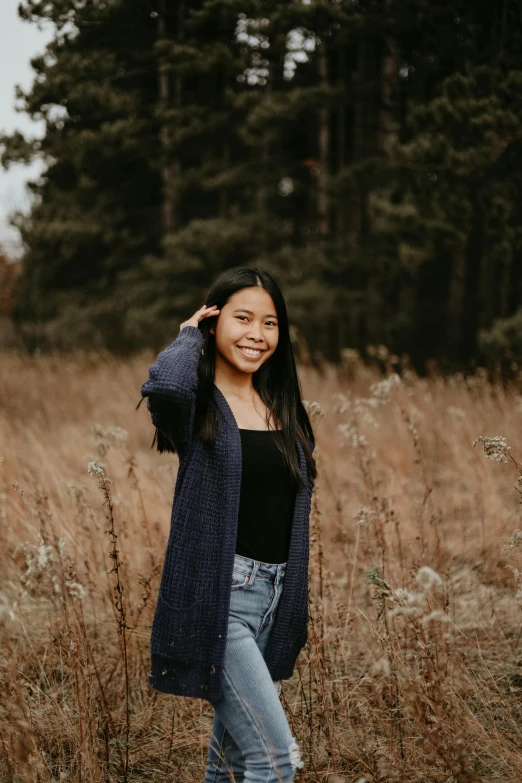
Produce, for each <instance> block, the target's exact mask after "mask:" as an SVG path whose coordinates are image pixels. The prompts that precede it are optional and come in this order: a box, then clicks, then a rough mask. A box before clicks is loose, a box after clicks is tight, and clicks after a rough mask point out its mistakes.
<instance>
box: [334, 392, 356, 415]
mask: <svg viewBox="0 0 522 783" xmlns="http://www.w3.org/2000/svg"><path fill="white" fill-rule="evenodd" d="M332 400H333V401H334V403H333V406H332V410H333V411H334V413H340V414H342V413H346V411H351V410H352V401H351V399H350V398H349V397H347V396H346V394H342V392H336V393H335V394H332Z"/></svg>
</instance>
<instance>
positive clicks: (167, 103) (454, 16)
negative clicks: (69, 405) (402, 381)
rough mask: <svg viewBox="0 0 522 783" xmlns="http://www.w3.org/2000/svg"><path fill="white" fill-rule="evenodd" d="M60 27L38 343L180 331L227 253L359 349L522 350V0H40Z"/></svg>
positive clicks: (294, 310) (138, 338) (40, 213)
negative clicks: (264, 274)
mask: <svg viewBox="0 0 522 783" xmlns="http://www.w3.org/2000/svg"><path fill="white" fill-rule="evenodd" d="M19 13H20V14H21V15H22V16H23V17H24V18H25V19H27V20H28V22H29V23H38V22H40V21H41V20H43V19H46V20H49V19H50V20H52V22H53V24H54V26H55V31H56V32H55V36H54V40H53V41H52V43H51V44H50V45H49V46H48V48H47V49H46V51H45V52H44V53H43V54H42V55H41V56H39V57H36V58H35V59H34V60H33V63H32V64H33V67H34V69H35V74H36V75H35V80H34V83H33V86H32V89H31V90H30V91H29V92H28V93H27V94H22V93H21V94H20V96H19V97H20V100H21V102H22V104H23V105H24V107H25V110H26V111H27V112H28V113H29V114H30V115H32V116H33V117H38V118H43V119H44V120H45V127H46V132H45V135H44V137H43V138H42V139H40V140H34V139H33V140H31V139H28V138H23V137H22V136H21V135H20V134H15V135H13V136H11V137H4V138H2V140H1V142H2V161H3V164H4V165H5V166H8V165H9V164H10V163H13V162H16V161H27V160H30V159H31V158H33V157H34V156H40V157H42V158H43V160H44V161H45V163H46V170H45V173H44V175H43V176H42V177H41V179H40V180H39V181H38V182H35V183H33V184H32V185H31V188H32V190H33V192H34V194H35V196H36V198H35V200H34V205H33V207H32V209H31V212H30V214H27V215H18V216H16V221H17V224H18V225H19V228H20V231H21V235H22V238H23V242H24V248H25V254H24V272H23V274H22V275H21V277H20V281H19V285H18V292H17V300H16V305H15V309H14V318H15V321H16V324H17V329H18V332H19V335H20V337H21V339H22V340H23V341H24V344H25V345H26V346H27V348H29V350H33V349H35V348H37V347H38V348H40V349H44V350H45V349H47V348H52V347H61V348H72V347H75V346H86V347H96V346H99V347H102V346H104V347H107V348H109V349H110V350H112V351H115V352H118V353H120V352H129V351H132V350H134V349H136V348H139V347H142V346H144V345H150V346H153V347H155V348H158V347H160V346H164V345H165V344H167V343H168V342H169V341H170V340H171V339H173V337H174V336H175V333H177V328H178V325H179V323H180V321H182V320H184V319H185V318H186V317H187V316H188V314H190V313H191V312H192V311H193V310H195V309H196V308H197V307H198V306H200V304H201V302H202V296H203V294H204V290H205V288H206V286H207V285H208V284H209V283H210V281H211V280H212V279H213V278H214V276H215V275H216V274H217V273H218V272H219V271H220V270H222V269H224V268H227V267H230V266H234V265H239V264H248V265H258V266H261V267H263V268H265V269H267V270H268V271H270V272H272V273H273V274H274V275H275V276H276V278H277V279H278V281H279V282H280V283H281V284H282V286H283V290H284V292H285V295H286V296H287V301H288V305H289V308H290V313H291V320H292V323H293V325H294V329H295V333H296V335H298V336H299V335H300V336H302V337H303V338H304V340H305V341H306V343H307V344H308V346H309V349H310V351H311V354H312V356H313V355H314V353H316V354H317V355H318V354H319V353H320V354H322V355H325V356H326V357H328V358H329V359H334V360H335V359H337V358H338V357H339V355H340V351H341V350H342V349H343V348H346V347H353V348H358V349H360V350H362V351H363V352H364V351H365V350H366V347H367V346H368V345H376V344H380V343H383V344H385V345H386V346H387V347H388V348H389V350H390V351H392V352H395V353H399V354H400V353H403V352H406V353H407V354H409V355H410V356H411V358H412V360H413V361H414V363H415V364H416V365H417V367H418V368H422V366H423V362H424V360H425V359H426V358H428V357H436V358H438V359H439V360H440V362H441V364H442V366H446V367H455V366H457V365H461V366H465V365H466V364H467V363H468V362H469V361H470V360H473V361H480V362H483V361H491V360H498V359H500V360H502V361H504V362H505V363H510V362H512V361H513V360H515V361H516V360H522V311H520V310H519V308H520V307H522V223H521V219H520V218H521V211H522V208H521V204H522V198H521V196H522V166H521V163H522V154H521V150H522V124H521V118H522V8H521V6H520V4H519V3H518V2H516V0H500V1H499V2H498V3H476V2H471V0H451V2H449V1H445V0H443V2H438V3H433V2H428V1H427V0H416V2H413V1H412V0H349V1H348V0H318V1H317V2H314V0H301V2H297V1H294V2H288V1H287V0H264V2H261V1H260V0H191V2H190V3H189V2H182V1H181V0H177V2H168V0H152V1H151V2H149V0H147V1H146V2H145V0H83V1H82V2H80V0H24V2H22V3H21V5H20V9H19Z"/></svg>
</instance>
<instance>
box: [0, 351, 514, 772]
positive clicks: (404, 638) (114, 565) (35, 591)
mask: <svg viewBox="0 0 522 783" xmlns="http://www.w3.org/2000/svg"><path fill="white" fill-rule="evenodd" d="M153 360H154V357H153V356H152V354H150V355H146V354H144V355H142V356H141V357H136V358H134V359H133V360H131V361H126V362H125V361H115V360H114V359H112V358H109V357H105V356H99V355H84V354H82V355H77V356H75V358H74V359H71V358H68V359H66V360H64V359H61V358H60V357H33V358H27V357H19V356H16V355H5V356H3V357H2V370H1V375H0V399H1V400H2V406H1V411H0V480H1V487H0V492H1V494H0V517H1V524H0V642H1V647H0V781H2V783H3V781H8V782H9V783H15V782H16V783H25V781H27V782H29V781H30V782H31V783H32V782H33V781H34V782H35V783H36V781H38V783H50V782H51V781H80V782H81V783H83V782H84V781H85V783H102V781H121V780H129V781H138V780H145V779H146V780H147V781H149V782H150V783H156V781H157V782H158V783H159V781H161V783H169V782H170V781H172V783H201V781H202V780H203V775H204V767H205V762H206V751H207V745H208V741H209V734H210V726H211V720H212V707H211V705H210V704H208V702H205V701H203V700H199V699H184V698H181V697H173V696H167V695H164V694H159V693H157V692H155V691H153V690H152V689H151V688H150V686H149V685H148V681H147V673H148V667H149V649H148V644H149V633H150V625H151V621H152V616H153V611H154V603H155V598H156V595H157V590H158V585H159V579H160V575H161V568H162V558H163V554H164V550H165V546H166V542H167V536H168V529H169V522H170V510H171V503H172V493H173V488H174V482H175V477H176V470H177V457H176V456H175V455H171V454H169V455H165V454H163V455H159V454H157V453H156V452H154V451H152V450H151V449H150V443H151V440H152V435H153V428H152V424H151V421H150V418H149V414H148V412H147V410H146V407H145V405H142V406H141V408H140V409H139V410H138V411H136V410H135V406H136V404H137V402H138V400H139V398H140V395H139V390H140V386H141V383H142V382H143V381H144V380H145V379H146V377H147V373H148V366H149V364H151V363H152V361H153ZM379 364H380V365H383V366H384V365H385V364H386V357H384V360H383V361H381V362H380V363H379ZM388 364H389V362H388ZM393 370H394V367H392V366H391V365H390V364H389V366H388V367H387V368H384V372H381V371H380V368H379V367H377V360H376V365H375V366H374V367H366V366H363V365H362V364H361V363H360V362H359V361H357V359H356V358H355V357H353V356H350V355H348V356H347V357H346V363H345V366H344V368H342V369H341V370H337V369H335V368H333V367H331V366H325V367H324V368H323V372H322V373H321V374H319V373H318V372H316V371H315V370H312V369H311V368H309V367H301V368H300V370H299V372H300V377H301V382H302V387H303V396H304V398H305V399H306V400H307V405H308V406H309V412H310V414H311V416H312V420H313V425H314V430H315V433H316V439H317V450H316V458H317V465H318V471H319V476H318V479H317V482H316V487H315V490H314V496H313V503H312V515H311V538H312V541H311V552H310V626H309V640H308V644H307V646H306V648H305V649H304V650H303V651H302V653H301V655H300V656H299V659H298V662H297V666H296V671H295V673H294V676H293V678H292V679H291V680H287V681H285V682H284V685H283V693H282V699H283V704H284V707H285V710H286V712H287V715H288V718H289V721H290V724H291V728H292V731H293V734H294V735H295V736H296V738H297V741H298V743H299V744H300V747H301V753H302V756H303V760H304V762H305V763H304V768H303V769H302V770H299V771H298V773H297V775H296V781H302V782H303V783H305V782H306V783H309V782H310V783H312V781H314V783H320V782H321V783H323V781H324V782H326V781H329V783H341V781H345V782H346V783H356V782H358V783H363V781H365V782H366V783H377V781H382V782H383V781H393V782H394V783H395V782H397V783H399V782H401V783H409V782H410V781H411V782H412V783H453V782H455V783H456V782H457V781H458V782H459V783H464V782H466V783H471V781H491V782H493V781H495V782H496V781H503V782H505V783H508V781H509V783H520V781H521V780H522V624H521V619H522V615H521V609H522V532H520V531H519V528H522V523H521V521H520V505H519V501H520V495H519V492H518V491H517V490H521V489H522V478H520V479H519V478H518V477H519V476H520V474H521V473H522V468H520V466H519V464H518V463H517V458H518V459H519V460H522V404H521V403H522V398H521V397H520V396H518V393H517V388H515V385H514V386H513V388H510V389H507V390H506V389H504V388H502V387H501V386H500V385H491V384H489V383H488V381H487V379H486V378H485V376H484V374H483V373H482V372H480V371H479V372H477V373H476V374H475V375H473V376H472V377H468V378H464V377H462V376H460V375H455V376H451V377H448V378H446V379H443V378H441V377H439V376H438V375H437V374H436V373H433V375H432V377H430V378H426V379H420V378H418V377H417V376H416V375H415V374H414V373H413V372H411V371H410V370H408V369H404V368H402V369H401V372H400V375H401V378H400V380H399V377H398V376H395V375H394V374H393ZM520 386H521V387H522V384H520ZM479 436H483V437H486V438H496V437H499V436H503V437H505V438H506V441H507V446H506V445H504V443H503V441H485V442H483V441H479V442H477V443H476V444H475V447H473V446H472V444H473V442H474V441H475V440H476V439H477V438H478V437H479ZM89 465H90V471H89ZM105 477H106V478H107V479H109V481H106V480H105ZM517 531H519V532H517Z"/></svg>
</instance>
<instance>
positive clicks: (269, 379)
mask: <svg viewBox="0 0 522 783" xmlns="http://www.w3.org/2000/svg"><path fill="white" fill-rule="evenodd" d="M254 286H258V287H261V288H264V290H265V291H266V292H267V293H268V294H269V295H270V296H271V298H272V301H273V303H274V305H275V308H276V313H277V318H278V323H279V339H278V343H277V348H276V349H275V351H274V353H273V354H272V356H270V358H269V359H267V361H266V362H264V363H263V364H262V365H261V367H260V368H259V370H256V372H255V373H254V374H253V375H252V383H253V385H254V389H255V390H256V391H257V393H258V394H259V396H260V397H261V399H262V400H263V402H264V403H265V405H266V407H267V409H268V414H267V423H268V421H269V420H270V414H273V416H274V418H275V420H276V421H280V422H281V424H282V436H281V438H277V440H276V443H277V444H278V448H280V450H281V452H282V453H283V456H284V459H285V462H286V464H287V465H288V468H289V470H290V473H291V476H292V479H293V481H294V484H295V485H301V483H302V476H301V471H300V468H299V460H298V455H297V451H296V448H295V440H296V437H297V438H298V440H299V442H300V444H301V446H302V447H303V451H304V454H305V457H306V464H307V469H308V472H309V474H310V475H311V476H312V477H313V478H315V476H316V473H317V470H316V466H315V459H314V458H313V456H312V450H311V448H310V442H311V443H315V438H314V433H313V430H312V425H311V424H310V419H309V418H308V414H307V412H306V409H305V407H304V405H303V403H302V402H301V386H300V382H299V378H298V375H297V370H296V366H295V359H294V354H293V350H292V343H291V340H290V330H289V326H288V315H287V312H286V304H285V300H284V297H283V294H282V293H281V289H280V288H279V286H278V284H277V283H276V281H275V280H274V278H273V277H272V276H271V275H270V274H269V273H268V272H264V271H263V270H262V269H259V268H258V267H253V268H250V267H244V266H239V267H232V268H231V269H227V270H225V271H224V272H222V273H221V274H220V275H219V277H218V278H217V279H216V280H215V281H214V282H213V283H212V285H211V286H210V288H209V290H208V292H207V295H206V298H205V301H204V303H203V304H205V305H208V306H210V305H216V306H217V307H218V308H219V309H220V310H221V309H222V308H223V307H224V306H225V305H226V303H227V302H228V300H229V299H230V297H231V296H232V295H233V294H235V293H237V292H238V291H241V290H242V289H244V288H251V287H254ZM218 317H219V316H218V315H216V316H212V317H210V318H203V319H202V320H201V321H200V322H199V329H200V330H201V332H202V334H203V337H204V344H203V354H202V356H201V358H200V360H199V365H198V390H197V395H196V418H195V423H194V427H195V430H196V432H197V434H198V436H199V438H201V440H202V441H203V442H205V443H208V442H210V441H212V440H213V439H214V437H215V434H216V430H217V429H218V428H219V427H220V426H221V423H220V412H219V408H218V405H217V402H216V400H215V397H214V394H213V386H214V377H215V370H216V338H215V335H214V334H212V332H211V331H210V329H211V327H212V326H215V325H216V321H217V319H218Z"/></svg>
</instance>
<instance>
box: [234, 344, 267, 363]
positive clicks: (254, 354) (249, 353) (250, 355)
mask: <svg viewBox="0 0 522 783" xmlns="http://www.w3.org/2000/svg"><path fill="white" fill-rule="evenodd" d="M236 348H237V349H238V350H239V351H240V352H241V353H242V354H243V356H246V358H247V359H250V360H255V359H258V358H259V357H260V356H261V354H263V353H264V351H262V350H261V349H260V348H247V347H246V346H243V345H236Z"/></svg>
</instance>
